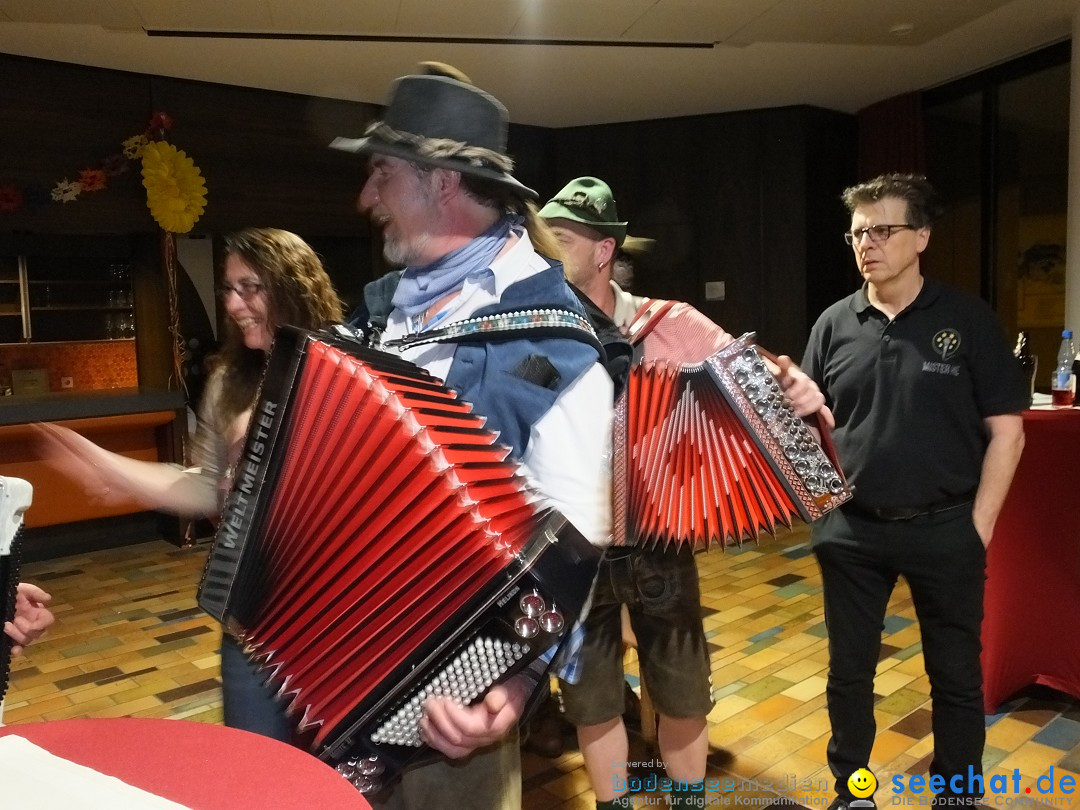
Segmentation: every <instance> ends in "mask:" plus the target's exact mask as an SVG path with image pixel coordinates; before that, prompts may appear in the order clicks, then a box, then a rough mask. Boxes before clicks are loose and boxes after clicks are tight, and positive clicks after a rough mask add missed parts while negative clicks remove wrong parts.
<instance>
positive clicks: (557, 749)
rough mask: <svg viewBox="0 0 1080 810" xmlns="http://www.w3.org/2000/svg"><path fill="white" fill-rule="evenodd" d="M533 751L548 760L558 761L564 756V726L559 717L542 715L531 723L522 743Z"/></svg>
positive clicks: (526, 748) (528, 749)
mask: <svg viewBox="0 0 1080 810" xmlns="http://www.w3.org/2000/svg"><path fill="white" fill-rule="evenodd" d="M522 745H523V746H524V748H525V750H526V751H531V752H532V753H534V754H538V755H539V756H542V757H547V758H548V759H558V758H559V757H561V756H562V754H563V748H564V745H563V737H562V725H561V723H560V722H559V719H558V718H557V717H552V716H551V715H550V714H541V715H539V716H537V717H534V718H533V719H532V720H531V721H529V723H528V726H527V731H526V734H525V739H524V741H523V743H522Z"/></svg>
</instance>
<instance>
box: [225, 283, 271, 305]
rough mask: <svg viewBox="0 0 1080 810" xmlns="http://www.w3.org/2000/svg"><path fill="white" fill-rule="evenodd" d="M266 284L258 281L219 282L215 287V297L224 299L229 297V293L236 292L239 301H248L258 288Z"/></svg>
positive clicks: (257, 291)
mask: <svg viewBox="0 0 1080 810" xmlns="http://www.w3.org/2000/svg"><path fill="white" fill-rule="evenodd" d="M265 286H266V285H265V284H262V283H260V282H258V281H241V282H238V283H237V284H235V285H233V284H219V285H218V288H217V297H218V298H219V299H220V300H222V301H224V300H225V299H226V298H228V297H229V293H236V294H237V295H239V296H240V300H241V301H250V300H251V299H252V298H254V297H255V296H256V295H257V294H258V293H259V291H260V290H262V289H263V288H264V287H265Z"/></svg>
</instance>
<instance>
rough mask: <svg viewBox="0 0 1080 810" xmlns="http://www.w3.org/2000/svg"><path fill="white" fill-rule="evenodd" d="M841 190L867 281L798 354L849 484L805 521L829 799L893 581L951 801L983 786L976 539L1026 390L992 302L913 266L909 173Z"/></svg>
mask: <svg viewBox="0 0 1080 810" xmlns="http://www.w3.org/2000/svg"><path fill="white" fill-rule="evenodd" d="M843 199H844V203H845V205H846V206H847V207H848V210H849V211H850V212H851V230H850V231H849V232H848V233H846V234H844V238H845V240H846V241H847V242H848V243H849V244H851V246H852V249H853V250H854V252H855V263H856V265H857V266H858V269H859V272H860V273H861V274H862V277H863V279H864V280H865V283H864V284H863V286H862V288H861V289H860V290H859V291H858V292H856V293H854V294H853V295H850V296H848V297H847V298H845V299H843V300H842V301H839V302H838V303H836V304H833V305H832V306H831V307H829V308H828V309H827V310H826V311H825V312H824V313H823V314H822V316H821V317H820V318H819V319H818V322H817V323H816V324H815V325H814V328H813V331H812V333H811V335H810V342H809V345H808V347H807V350H806V357H805V359H804V360H803V368H804V369H805V370H806V372H807V373H808V374H809V375H810V376H811V377H813V378H814V380H816V381H817V383H818V385H819V386H820V387H821V390H822V391H823V392H824V393H825V396H826V399H827V401H828V405H829V407H831V408H832V411H833V415H834V417H835V419H836V430H835V433H834V434H833V436H834V439H835V441H836V447H837V451H838V453H839V455H840V461H841V463H842V465H843V468H844V471H845V473H846V474H847V475H848V477H849V479H850V481H851V483H852V484H853V485H854V488H855V498H854V501H853V502H852V503H850V504H848V505H846V506H845V507H843V508H842V509H840V510H836V511H833V512H832V513H830V514H829V515H827V516H826V517H825V518H823V519H822V520H820V521H819V522H818V523H816V524H815V525H814V528H813V545H814V552H815V554H816V555H817V559H818V563H819V565H820V566H821V576H822V582H823V584H824V591H825V617H826V622H827V625H828V630H829V659H830V663H829V681H828V688H827V696H828V706H829V719H830V722H831V724H832V739H831V740H830V741H829V747H828V758H829V767H830V768H831V770H832V773H833V775H834V776H835V777H836V792H837V799H836V801H834V802H833V805H832V807H833V808H846V806H847V805H848V803H849V802H850V801H851V800H852V799H853V796H852V794H851V792H850V790H849V788H848V777H849V776H850V775H851V774H852V773H853V772H854V771H856V770H858V769H859V768H864V767H866V766H867V762H868V760H869V758H870V750H871V748H872V747H873V744H874V736H875V732H876V727H875V722H874V673H875V669H876V665H877V661H878V653H879V650H880V644H881V631H882V622H883V620H884V618H885V610H886V607H887V605H888V602H889V596H890V594H891V593H892V590H893V587H894V585H895V584H896V580H897V577H898V576H901V575H902V576H903V577H904V578H905V579H906V580H907V582H908V584H909V586H910V587H911V594H912V599H913V601H914V603H915V610H916V613H917V615H918V617H919V625H920V629H921V632H922V642H923V656H924V658H925V663H926V672H927V675H928V676H929V678H930V684H931V699H932V708H933V732H934V759H933V762H932V763H931V766H930V771H931V773H932V774H934V775H940V776H941V777H943V779H942V780H935V783H936V784H937V785H939V786H942V787H943V790H942V791H941V792H939V793H938V795H937V798H936V802H937V803H945V802H953V803H967V802H971V801H972V800H973V799H974V798H975V797H977V796H979V795H981V793H982V789H981V779H980V780H978V781H977V782H974V783H973V780H972V778H971V777H972V776H974V775H981V773H982V752H983V744H984V741H985V728H984V721H983V709H982V671H981V669H980V666H979V652H980V642H979V632H980V625H981V623H982V607H983V579H984V567H985V561H986V552H985V547H986V545H987V544H988V543H989V542H990V537H991V535H992V534H993V530H994V522H995V521H996V520H997V516H998V512H999V511H1000V509H1001V505H1002V502H1003V501H1004V499H1005V495H1006V493H1007V492H1008V489H1009V484H1010V483H1011V481H1012V476H1013V471H1014V470H1015V469H1016V464H1017V462H1018V461H1019V459H1020V452H1021V450H1022V449H1023V444H1024V434H1023V425H1022V421H1021V417H1020V413H1019V412H1020V411H1021V410H1023V409H1024V408H1025V407H1027V393H1026V391H1025V388H1024V382H1023V380H1022V378H1021V374H1020V369H1019V365H1018V364H1017V363H1016V362H1015V360H1014V359H1013V357H1012V353H1011V352H1010V351H1009V347H1008V345H1007V344H1006V341H1005V337H1004V335H1003V334H1002V331H1001V328H1000V327H999V325H998V323H997V320H996V318H995V315H994V313H993V311H992V310H991V309H990V308H989V307H988V306H987V305H986V304H985V303H984V302H983V301H981V300H979V299H977V298H974V297H972V296H968V295H964V294H961V293H959V292H956V291H954V290H950V289H948V288H947V287H944V286H942V285H941V284H938V283H937V282H935V281H933V280H931V279H927V278H925V277H924V276H923V275H922V273H921V271H920V268H919V256H920V254H921V253H922V252H923V250H924V249H925V248H926V246H927V243H928V242H929V239H930V229H931V227H932V226H933V223H934V221H935V219H936V218H937V217H938V216H939V215H940V213H941V204H940V202H939V201H938V197H937V195H936V194H935V193H934V191H933V189H932V188H931V187H930V184H929V183H927V182H926V180H925V178H922V177H917V176H912V175H899V174H890V175H885V176H882V177H878V178H876V179H875V180H871V181H870V182H868V183H863V184H861V185H858V186H854V187H852V188H849V189H847V190H845V192H844V194H843ZM954 777H956V778H955V779H954ZM935 783H932V784H935ZM935 792H937V791H935Z"/></svg>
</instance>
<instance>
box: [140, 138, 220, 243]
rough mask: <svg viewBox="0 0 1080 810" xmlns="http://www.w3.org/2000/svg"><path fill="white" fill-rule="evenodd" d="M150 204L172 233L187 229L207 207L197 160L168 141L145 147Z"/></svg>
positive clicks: (144, 168)
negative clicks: (196, 163)
mask: <svg viewBox="0 0 1080 810" xmlns="http://www.w3.org/2000/svg"><path fill="white" fill-rule="evenodd" d="M142 177H143V186H145V187H146V205H147V207H148V208H149V209H150V213H151V215H152V216H153V217H154V219H155V220H156V221H157V224H158V225H160V226H161V227H162V228H164V229H165V230H166V231H169V232H170V233H187V232H188V231H190V230H191V229H192V227H194V225H195V223H196V222H198V220H199V217H200V216H202V213H203V211H204V210H205V209H206V183H205V181H204V180H203V177H202V173H201V172H200V171H199V167H198V166H196V165H195V162H194V161H193V160H192V159H191V158H189V157H188V156H187V155H186V154H184V152H182V151H180V150H179V149H177V148H176V147H175V146H173V145H172V144H171V143H167V142H166V141H151V142H149V143H147V144H146V145H145V146H143V148H142Z"/></svg>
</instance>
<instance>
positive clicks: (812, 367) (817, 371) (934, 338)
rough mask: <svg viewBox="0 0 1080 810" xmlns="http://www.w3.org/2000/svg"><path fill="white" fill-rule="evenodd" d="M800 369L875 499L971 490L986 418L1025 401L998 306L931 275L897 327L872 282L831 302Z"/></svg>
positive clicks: (905, 500)
mask: <svg viewBox="0 0 1080 810" xmlns="http://www.w3.org/2000/svg"><path fill="white" fill-rule="evenodd" d="M803 369H804V370H805V371H806V373H807V374H809V375H810V376H811V377H813V378H814V380H816V381H817V384H818V385H819V386H820V387H821V390H822V391H823V392H824V394H825V397H826V400H827V401H828V404H829V407H830V408H832V411H833V415H834V416H835V417H836V429H835V431H834V434H833V438H834V439H835V441H836V448H837V453H838V454H839V457H840V464H841V466H842V467H843V470H844V473H845V475H847V477H848V480H849V482H850V483H852V484H853V485H854V487H855V501H856V503H859V504H861V505H863V506H866V507H912V506H924V505H929V504H934V503H938V502H940V501H943V500H946V499H948V498H953V497H957V496H960V495H963V494H965V493H968V492H974V491H975V489H976V487H978V484H979V477H980V472H981V469H982V460H983V455H984V453H985V450H986V444H987V442H988V436H987V434H986V430H985V428H984V425H983V419H984V418H986V417H988V416H998V415H1001V414H1007V413H1017V412H1019V411H1022V410H1023V409H1024V408H1026V407H1027V406H1028V393H1027V388H1026V386H1025V384H1024V380H1023V375H1022V374H1021V371H1020V365H1019V363H1017V362H1016V360H1015V358H1014V357H1013V355H1012V352H1011V351H1010V349H1009V346H1008V343H1007V342H1006V340H1005V336H1004V334H1003V333H1002V330H1001V327H1000V325H999V324H998V321H997V317H996V316H995V314H994V312H993V310H991V309H990V307H989V306H988V305H987V304H986V303H985V302H984V301H982V300H981V299H979V298H976V297H974V296H970V295H966V294H964V293H960V292H958V291H956V290H952V289H950V288H948V287H946V286H944V285H942V284H939V283H937V282H935V281H933V280H931V279H925V280H924V283H923V288H922V290H921V291H920V293H919V295H918V297H917V298H916V299H915V300H914V301H913V302H912V303H911V305H910V306H909V307H908V308H907V309H905V310H904V311H903V312H901V313H900V314H898V315H897V316H896V318H895V319H894V320H893V321H892V322H891V323H890V322H889V319H888V318H887V317H886V316H885V314H884V313H882V312H881V311H880V310H878V309H876V308H875V307H874V306H873V305H872V304H871V303H870V301H869V299H868V298H867V296H866V287H865V285H864V287H863V289H861V290H859V291H858V292H856V293H854V294H853V295H850V296H848V297H847V298H845V299H843V300H841V301H838V302H837V303H835V304H833V305H832V306H831V307H829V308H828V309H827V310H825V312H824V313H822V315H821V317H820V318H819V319H818V321H817V323H816V324H814V328H813V330H812V331H811V333H810V342H809V344H808V346H807V349H806V356H805V357H804V358H803Z"/></svg>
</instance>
